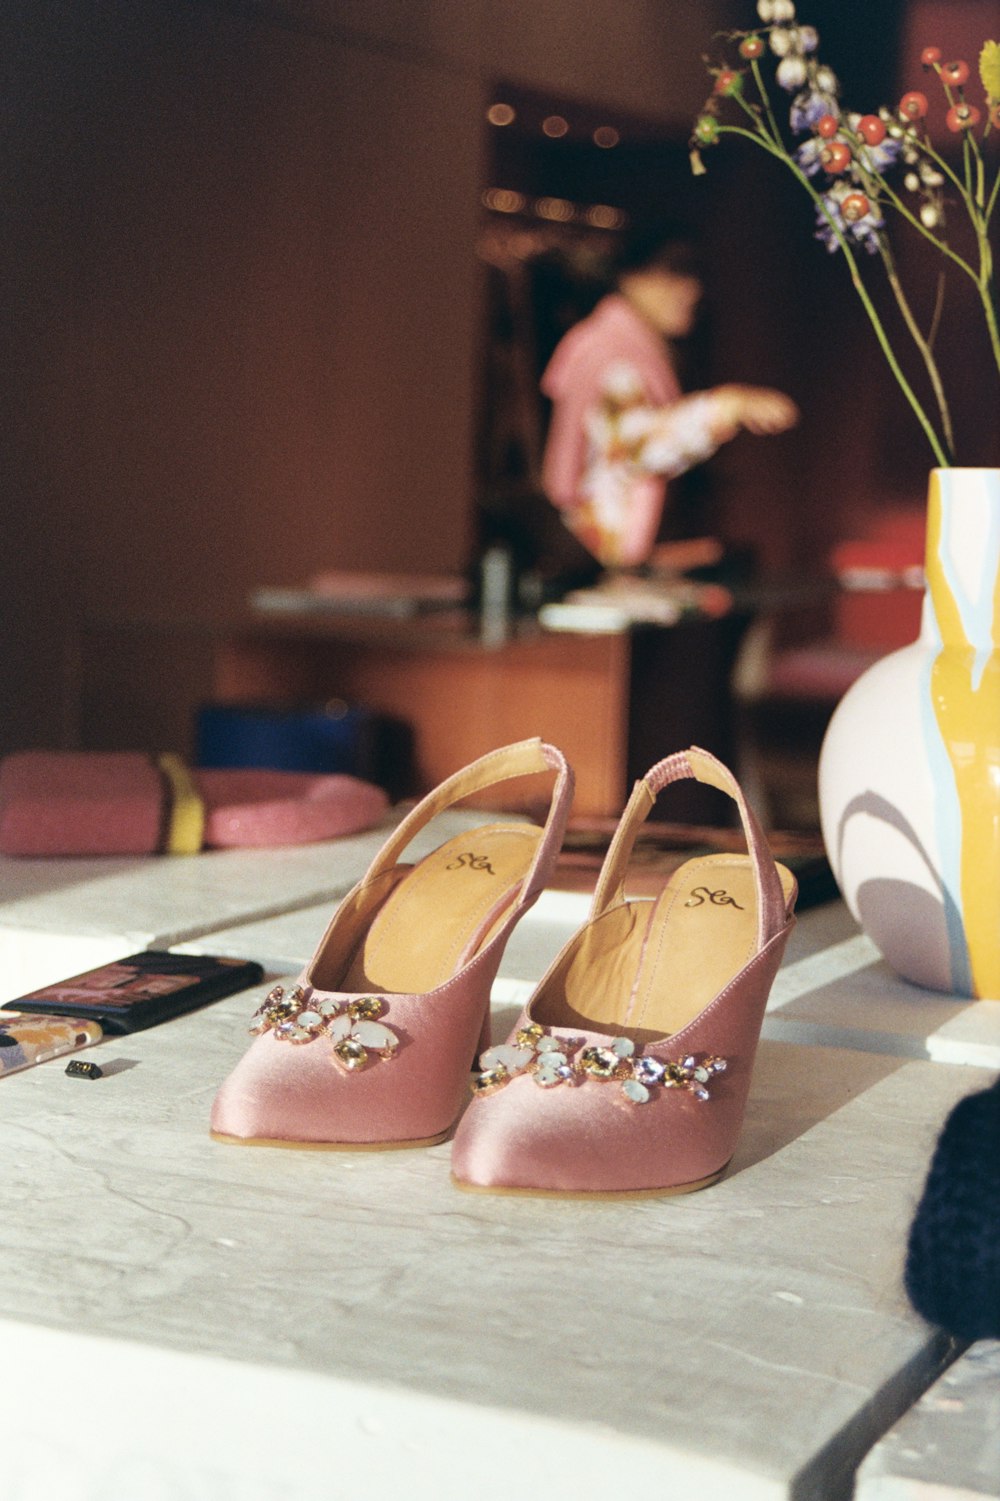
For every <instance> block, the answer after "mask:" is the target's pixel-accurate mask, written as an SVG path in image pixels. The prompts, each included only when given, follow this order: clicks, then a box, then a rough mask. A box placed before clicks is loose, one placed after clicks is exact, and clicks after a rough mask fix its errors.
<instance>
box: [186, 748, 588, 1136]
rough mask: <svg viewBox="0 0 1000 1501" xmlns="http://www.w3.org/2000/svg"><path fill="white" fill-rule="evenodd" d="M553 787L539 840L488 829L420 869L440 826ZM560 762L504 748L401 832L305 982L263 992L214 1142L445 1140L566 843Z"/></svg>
mask: <svg viewBox="0 0 1000 1501" xmlns="http://www.w3.org/2000/svg"><path fill="white" fill-rule="evenodd" d="M536 773H548V774H550V775H551V776H553V777H554V785H553V790H552V795H551V804H550V808H549V813H548V818H547V821H546V823H545V826H544V828H540V827H539V826H538V825H536V824H531V823H526V822H525V823H521V822H513V821H511V822H502V821H496V822H489V821H486V822H484V823H483V824H482V825H481V826H479V827H476V828H473V829H471V830H470V831H467V832H465V833H462V834H459V835H457V836H455V837H454V838H451V839H449V840H447V841H446V842H445V843H444V844H442V845H440V846H439V847H438V848H437V849H436V850H434V851H433V853H431V854H429V855H427V856H425V857H424V858H423V859H422V860H421V861H419V863H417V864H415V865H409V864H405V863H401V860H400V857H401V856H402V854H403V852H404V850H405V849H406V846H407V845H408V844H409V843H410V841H411V840H412V839H413V837H414V835H415V834H417V833H418V832H419V830H420V829H422V828H423V827H424V825H425V824H427V823H428V822H429V820H430V819H431V818H432V817H433V816H434V815H435V814H437V813H440V812H442V811H443V810H444V809H445V808H447V807H449V806H450V805H451V804H452V803H455V802H457V801H459V800H460V799H462V798H465V797H468V796H469V795H470V794H473V793H480V792H483V791H485V790H486V789H488V788H491V787H493V786H495V785H496V784H497V783H502V782H505V781H509V780H511V779H513V778H517V777H524V776H531V775H534V774H536ZM572 795H573V775H572V772H571V770H570V768H569V767H568V766H567V764H566V761H565V758H564V757H563V756H562V754H561V753H560V752H559V751H558V750H556V749H555V747H554V746H551V745H546V744H544V743H543V742H542V741H541V740H526V741H522V742H520V743H518V744H515V745H508V746H505V747H503V748H502V749H500V750H496V751H493V752H491V753H490V754H489V755H486V756H482V757H480V759H479V760H477V761H474V762H473V763H472V764H471V765H469V766H467V767H465V768H464V769H463V770H462V771H459V772H456V773H455V775H454V776H452V777H449V778H448V779H447V780H446V781H445V782H443V783H442V784H441V785H440V786H439V787H438V788H437V789H436V790H435V791H434V792H432V793H430V794H429V795H428V796H427V797H425V798H424V799H423V801H422V802H421V803H419V804H418V805H417V807H416V808H414V809H413V811H412V812H411V813H410V814H409V815H408V816H407V817H406V818H404V819H403V821H402V822H401V823H400V825H399V826H398V827H397V828H396V829H395V830H394V831H393V833H392V834H391V835H390V836H389V838H388V840H387V841H386V843H385V844H384V845H383V847H382V849H381V851H380V852H379V854H378V855H377V856H376V858H375V860H374V861H373V863H372V865H371V866H370V867H369V869H368V872H367V873H366V875H365V876H364V877H363V879H362V880H361V881H360V882H359V884H358V885H357V886H356V887H355V888H354V889H353V891H351V892H350V893H349V894H348V895H347V896H346V897H345V898H344V900H343V902H342V903H341V904H340V906H339V907H338V908H337V910H336V912H335V913H334V915H333V918H332V920H331V922H330V924H329V926H328V928H327V930H326V933H325V934H324V935H323V938H322V939H321V940H320V944H319V947H318V948H317V950H316V953H315V954H314V956H313V958H312V959H311V960H310V962H309V964H308V965H307V966H306V968H305V970H304V971H303V972H302V974H301V975H299V977H298V978H297V980H295V981H294V982H291V983H289V984H287V985H278V986H275V988H274V989H273V990H272V991H271V993H270V994H269V995H268V997H267V998H266V1000H265V1001H264V1003H263V1005H262V1006H261V1007H260V1009H259V1010H258V1012H257V1014H256V1016H255V1017H254V1019H253V1021H252V1024H251V1028H250V1030H251V1032H252V1033H254V1034H255V1041H254V1042H253V1043H252V1045H251V1046H250V1048H249V1050H248V1051H247V1053H246V1054H245V1055H244V1057H243V1059H242V1060H241V1061H240V1063H239V1064H238V1065H237V1066H236V1068H235V1069H234V1071H233V1072H232V1074H230V1076H229V1078H228V1079H227V1080H226V1081H225V1083H224V1084H223V1085H222V1087H221V1089H220V1090H219V1092H218V1095H217V1096H216V1099H215V1104H214V1106H213V1110H212V1135H213V1136H214V1137H216V1138H217V1139H218V1140H221V1141H226V1142H234V1143H239V1144H243V1145H270V1146H303V1147H330V1148H334V1147H353V1148H365V1147H367V1148H374V1147H413V1146H422V1145H428V1144H430V1143H432V1142H435V1141H440V1140H442V1139H443V1138H444V1137H445V1136H446V1135H447V1134H448V1132H449V1131H450V1129H451V1127H452V1126H453V1124H454V1122H455V1119H456V1117H457V1115H458V1114H459V1112H460V1110H461V1108H462V1104H463V1102H464V1100H465V1099H466V1098H467V1090H468V1078H469V1066H470V1063H471V1061H472V1060H473V1056H474V1053H475V1050H476V1046H477V1039H478V1040H479V1045H480V1046H482V1045H483V1038H484V1037H485V1038H486V1039H487V1040H488V1037H489V1030H488V1024H489V999H490V987H491V985H492V983H493V980H494V978H495V976H496V972H497V969H498V966H499V963H500V959H501V956H502V954H503V949H504V945H505V943H506V942H507V939H508V938H509V936H510V934H511V932H512V931H513V928H514V926H515V924H516V923H517V922H518V920H519V919H520V918H521V917H522V916H523V914H524V913H525V912H526V911H527V909H528V908H529V907H530V906H531V905H532V903H533V902H534V901H535V900H536V899H537V897H538V895H539V893H540V892H541V890H542V888H543V886H544V885H545V882H546V880H547V879H548V877H549V875H550V873H551V871H552V868H553V866H554V864H555V861H556V858H557V856H558V854H559V850H560V847H561V844H562V838H563V833H564V829H565V825H566V818H567V816H568V813H569V807H570V803H571V801H572Z"/></svg>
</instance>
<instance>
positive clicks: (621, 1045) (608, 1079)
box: [472, 1022, 726, 1105]
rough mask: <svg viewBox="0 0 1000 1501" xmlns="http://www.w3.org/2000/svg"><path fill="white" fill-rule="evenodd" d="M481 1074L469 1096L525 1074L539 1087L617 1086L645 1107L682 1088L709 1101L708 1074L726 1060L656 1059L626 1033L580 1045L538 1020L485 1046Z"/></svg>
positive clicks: (719, 1069)
mask: <svg viewBox="0 0 1000 1501" xmlns="http://www.w3.org/2000/svg"><path fill="white" fill-rule="evenodd" d="M479 1066H480V1069H481V1072H480V1073H478V1074H476V1075H475V1077H474V1078H473V1080H472V1093H473V1094H474V1095H482V1094H492V1093H493V1092H494V1090H497V1089H502V1088H503V1086H504V1085H505V1084H509V1083H510V1081H511V1079H513V1078H514V1077H515V1075H517V1074H530V1075H531V1077H532V1079H533V1080H534V1082H535V1083H536V1084H537V1085H538V1086H539V1088H541V1089H551V1088H553V1086H555V1085H557V1084H579V1083H581V1082H582V1081H583V1080H585V1079H597V1080H600V1081H602V1082H604V1083H613V1084H618V1085H619V1086H620V1088H621V1093H622V1095H623V1096H624V1097H625V1099H626V1100H628V1101H629V1103H630V1104H632V1105H645V1104H647V1103H648V1102H649V1100H651V1099H652V1097H653V1091H654V1089H657V1088H662V1089H686V1090H687V1091H688V1093H689V1094H692V1095H694V1097H695V1099H696V1100H707V1099H709V1097H710V1096H709V1087H708V1086H709V1084H710V1082H711V1080H712V1077H713V1075H715V1074H721V1073H724V1072H725V1069H726V1060H725V1058H716V1057H714V1056H713V1055H711V1054H708V1055H702V1056H699V1055H696V1054H694V1053H688V1054H686V1055H685V1057H683V1058H681V1059H680V1060H679V1061H668V1062H661V1060H660V1059H659V1058H652V1057H649V1056H646V1055H643V1054H641V1053H637V1052H636V1047H635V1043H634V1042H633V1041H632V1040H631V1038H628V1037H615V1038H614V1039H613V1040H612V1041H611V1042H610V1043H609V1044H608V1046H607V1047H596V1046H594V1045H592V1044H591V1045H588V1046H586V1047H585V1046H583V1044H582V1043H581V1042H580V1041H577V1040H575V1039H573V1038H564V1037H553V1036H551V1034H550V1033H548V1032H546V1031H545V1028H544V1027H541V1026H539V1024H538V1023H537V1022H529V1024H528V1025H527V1026H526V1027H522V1028H521V1030H520V1031H519V1032H517V1033H515V1036H514V1041H513V1042H509V1043H501V1044H500V1046H498V1047H494V1048H488V1049H487V1050H486V1052H485V1053H483V1055H482V1057H481V1058H480V1060H479Z"/></svg>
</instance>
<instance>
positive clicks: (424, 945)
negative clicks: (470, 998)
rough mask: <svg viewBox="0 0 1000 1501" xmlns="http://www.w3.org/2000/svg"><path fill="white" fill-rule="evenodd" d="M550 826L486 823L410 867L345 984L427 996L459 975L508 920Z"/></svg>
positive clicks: (370, 931) (343, 986) (377, 919)
mask: <svg viewBox="0 0 1000 1501" xmlns="http://www.w3.org/2000/svg"><path fill="white" fill-rule="evenodd" d="M541 837H542V831H541V829H539V828H538V827H536V826H535V825H534V824H486V825H484V826H483V827H482V828H478V829H472V830H470V831H469V833H467V834H458V835H456V836H455V838H454V839H449V840H448V841H447V842H446V843H445V844H442V845H441V846H440V848H438V849H436V850H435V851H434V852H433V854H430V855H427V856H426V858H425V859H423V860H421V861H420V864H419V865H415V866H414V867H413V868H412V869H410V870H409V871H407V873H406V874H405V876H403V878H402V879H401V881H400V883H399V885H398V886H397V887H396V889H395V891H393V893H392V895H391V896H390V897H389V898H388V900H387V901H386V903H385V905H384V906H383V907H382V908H381V910H380V911H379V912H378V914H377V915H376V917H375V918H374V920H373V921H372V924H371V926H370V928H369V929H368V932H367V934H366V936H365V939H364V942H363V943H362V944H361V945H360V947H359V949H358V952H357V954H356V955H355V957H354V960H353V962H352V964H351V966H350V969H349V970H348V973H347V975H346V976H345V977H344V979H343V981H342V982H341V987H340V988H341V989H343V990H351V991H359V990H381V991H390V992H402V993H403V994H420V993H422V992H424V991H426V990H433V989H434V988H435V987H436V986H438V985H442V984H443V983H444V982H445V980H448V979H450V978H451V976H452V975H453V974H454V973H455V971H456V970H457V969H458V968H459V966H460V964H461V963H462V962H464V961H465V959H466V958H468V957H471V955H472V954H473V953H475V952H476V950H477V949H478V948H480V947H481V946H482V945H483V944H484V943H485V942H486V941H487V939H488V938H489V937H490V934H491V933H492V931H493V929H494V928H495V927H496V926H497V925H498V924H499V923H500V922H501V921H502V920H503V916H504V915H505V913H506V911H507V910H508V908H509V906H510V904H511V902H512V901H513V900H514V899H515V898H516V896H517V892H518V888H519V887H520V884H521V882H522V881H523V879H524V877H525V876H526V874H527V873H528V870H529V868H530V866H531V862H532V860H533V859H534V857H535V853H536V851H537V849H538V842H539V840H540V839H541Z"/></svg>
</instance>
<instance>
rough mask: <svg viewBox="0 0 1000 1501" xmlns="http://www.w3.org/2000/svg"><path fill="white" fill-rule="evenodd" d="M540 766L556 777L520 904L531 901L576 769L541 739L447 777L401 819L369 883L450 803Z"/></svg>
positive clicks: (550, 856) (557, 839) (562, 824)
mask: <svg viewBox="0 0 1000 1501" xmlns="http://www.w3.org/2000/svg"><path fill="white" fill-rule="evenodd" d="M541 771H549V772H555V773H556V781H555V785H554V787H553V789H552V801H551V804H550V807H549V815H548V818H547V819H546V822H545V827H544V830H543V833H542V837H541V839H540V841H539V844H538V849H537V851H536V852H535V858H534V859H533V861H532V862H531V868H530V870H529V871H528V873H527V875H526V876H525V878H524V881H523V883H522V886H521V891H520V895H519V896H518V900H517V908H518V909H520V908H521V907H524V906H530V905H531V903H532V902H533V901H534V900H535V898H536V897H537V896H538V895H539V893H540V892H541V890H542V887H543V886H544V885H545V882H546V880H547V878H548V875H549V872H550V870H551V868H552V865H553V864H554V863H555V859H556V856H557V855H558V853H559V850H560V848H561V846H562V841H563V836H564V834H565V831H566V820H567V818H568V817H569V810H570V804H571V803H572V801H573V785H574V778H573V771H572V768H571V767H570V766H569V764H568V763H567V761H566V757H565V756H564V755H563V754H562V752H561V751H559V750H557V749H556V747H555V746H554V745H546V744H545V743H544V741H542V740H540V739H534V740H520V741H518V742H517V743H516V744H514V745H505V746H502V747H501V748H500V749H499V750H495V751H490V752H489V753H488V754H487V755H485V756H480V758H479V759H478V761H472V762H470V764H469V765H468V766H464V767H463V768H462V770H461V771H456V772H455V773H454V775H452V776H450V777H447V778H446V779H445V781H443V782H441V783H440V785H439V786H437V787H435V789H434V791H433V792H429V793H428V794H427V796H426V797H425V798H423V799H422V801H421V802H419V803H418V804H417V806H416V807H415V808H414V809H412V811H411V812H409V813H408V814H407V815H406V817H405V818H404V819H403V820H402V822H401V823H400V825H399V827H398V828H397V829H396V832H395V833H394V834H393V835H392V836H391V837H390V839H389V840H388V842H387V843H386V844H385V845H384V846H383V848H382V850H381V852H380V853H379V855H378V857H377V858H376V860H375V863H374V864H373V865H372V867H371V869H370V870H369V872H368V875H367V877H366V883H367V882H368V881H371V880H373V879H375V878H376V877H377V876H379V875H382V874H383V873H384V872H385V871H387V870H392V868H393V867H394V866H395V865H396V864H397V863H398V860H399V856H400V855H401V854H402V852H403V850H404V849H405V848H406V846H407V845H408V844H409V843H410V840H411V839H412V838H413V837H414V835H415V834H416V833H418V832H419V830H420V829H422V828H423V827H424V825H425V824H428V823H429V822H430V820H431V819H432V818H433V817H435V815H436V814H438V813H441V812H443V811H444V809H445V808H448V807H450V806H451V804H452V803H456V802H458V801H459V800H460V799H461V798H463V797H468V796H469V794H470V793H473V792H482V791H484V790H485V789H486V788H487V787H494V786H496V784H497V783H498V782H509V781H511V780H512V779H513V778H514V777H524V776H531V775H532V774H533V773H536V772H541Z"/></svg>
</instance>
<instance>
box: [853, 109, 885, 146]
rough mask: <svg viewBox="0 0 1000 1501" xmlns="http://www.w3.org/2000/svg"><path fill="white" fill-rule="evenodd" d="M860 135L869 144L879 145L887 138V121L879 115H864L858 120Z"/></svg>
mask: <svg viewBox="0 0 1000 1501" xmlns="http://www.w3.org/2000/svg"><path fill="white" fill-rule="evenodd" d="M858 135H859V136H860V137H861V139H862V140H863V141H865V142H866V143H867V144H868V145H869V146H878V145H880V144H881V142H882V141H884V140H885V121H884V120H880V119H879V117H878V115H862V116H861V119H860V120H859V121H858Z"/></svg>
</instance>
